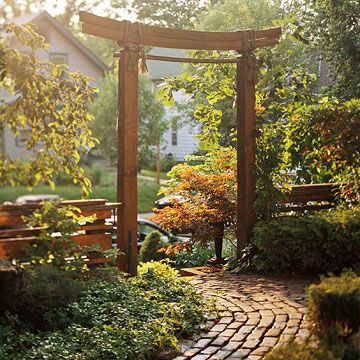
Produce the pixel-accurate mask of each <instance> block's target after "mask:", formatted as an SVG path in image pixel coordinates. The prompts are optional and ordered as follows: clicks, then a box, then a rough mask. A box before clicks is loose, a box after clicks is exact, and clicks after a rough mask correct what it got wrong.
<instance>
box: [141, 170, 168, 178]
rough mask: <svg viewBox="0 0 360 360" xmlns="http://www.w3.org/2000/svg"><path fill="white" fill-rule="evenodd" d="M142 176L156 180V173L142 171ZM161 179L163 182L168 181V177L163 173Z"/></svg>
mask: <svg viewBox="0 0 360 360" xmlns="http://www.w3.org/2000/svg"><path fill="white" fill-rule="evenodd" d="M140 175H142V176H149V177H152V178H154V179H155V178H156V171H153V170H145V169H142V170H141V171H140ZM160 179H162V180H167V179H168V177H167V175H166V173H164V172H161V173H160Z"/></svg>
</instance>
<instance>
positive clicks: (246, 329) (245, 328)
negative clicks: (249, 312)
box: [239, 325, 255, 334]
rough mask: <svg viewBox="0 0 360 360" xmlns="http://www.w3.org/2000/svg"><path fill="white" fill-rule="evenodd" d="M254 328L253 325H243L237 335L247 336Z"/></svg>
mask: <svg viewBox="0 0 360 360" xmlns="http://www.w3.org/2000/svg"><path fill="white" fill-rule="evenodd" d="M254 328H255V326H253V325H244V326H242V327H241V328H240V329H239V333H241V334H249V333H250V332H251V331H252V330H253V329H254Z"/></svg>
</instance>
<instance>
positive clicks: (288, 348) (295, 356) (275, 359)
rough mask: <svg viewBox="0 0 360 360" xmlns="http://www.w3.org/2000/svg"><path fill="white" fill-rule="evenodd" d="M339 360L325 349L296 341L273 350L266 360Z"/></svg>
mask: <svg viewBox="0 0 360 360" xmlns="http://www.w3.org/2000/svg"><path fill="white" fill-rule="evenodd" d="M303 359H306V360H339V358H337V357H335V355H334V354H333V353H332V352H331V351H329V350H327V349H324V348H323V347H314V346H311V344H306V346H304V344H302V343H297V342H295V341H292V342H289V343H288V344H286V345H284V346H281V347H278V348H276V349H274V350H272V351H271V352H270V353H269V354H267V355H266V356H265V357H264V360H303Z"/></svg>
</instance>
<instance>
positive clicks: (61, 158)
mask: <svg viewBox="0 0 360 360" xmlns="http://www.w3.org/2000/svg"><path fill="white" fill-rule="evenodd" d="M4 31H5V37H3V38H1V39H0V52H1V53H2V56H3V62H2V63H3V69H2V72H1V77H0V89H1V90H2V93H1V94H2V98H0V131H3V130H4V129H5V127H8V128H9V129H10V130H11V132H12V133H13V134H14V135H15V136H18V135H19V133H20V132H24V133H25V134H26V136H25V139H24V141H23V143H24V145H25V147H26V149H27V150H29V158H28V159H19V158H11V157H10V156H9V155H7V154H5V153H1V154H0V185H1V186H7V185H10V186H18V185H26V186H28V187H33V186H37V185H39V184H40V183H47V184H49V185H50V186H52V187H54V186H55V185H54V181H53V178H54V176H55V175H56V174H60V173H67V174H69V175H70V176H71V177H72V179H73V181H74V183H79V184H80V186H81V189H82V192H83V194H84V195H88V194H89V190H90V186H91V183H90V180H89V179H88V178H87V177H86V176H85V174H84V170H83V168H82V167H81V166H80V165H79V161H80V156H81V155H82V154H83V153H86V152H88V150H89V149H91V148H92V147H94V146H95V143H96V141H97V140H96V139H95V138H94V137H93V136H92V133H91V131H90V130H89V128H88V124H89V122H90V121H91V120H92V117H91V116H90V115H89V113H88V111H87V106H88V103H89V102H91V101H92V99H93V98H94V96H95V94H96V89H95V88H94V87H92V86H91V85H90V79H89V78H88V77H86V76H84V75H81V74H80V73H72V72H69V71H68V70H67V67H66V66H65V65H56V64H53V63H51V62H49V61H46V60H42V59H40V58H39V57H38V56H37V52H38V51H39V50H42V51H44V50H45V44H44V38H43V37H41V36H39V35H38V34H37V33H36V31H35V28H34V26H32V25H30V24H28V25H24V26H18V25H5V27H4ZM10 40H11V41H15V43H17V44H18V45H19V47H22V50H18V49H16V48H15V47H13V46H9V44H10ZM24 49H26V50H24ZM0 96H1V95H0Z"/></svg>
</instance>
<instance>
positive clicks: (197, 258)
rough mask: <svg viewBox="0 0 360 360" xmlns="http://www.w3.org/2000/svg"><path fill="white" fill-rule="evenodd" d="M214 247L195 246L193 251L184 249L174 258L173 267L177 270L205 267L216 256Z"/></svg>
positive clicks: (172, 257) (192, 248)
mask: <svg viewBox="0 0 360 360" xmlns="http://www.w3.org/2000/svg"><path fill="white" fill-rule="evenodd" d="M214 251H215V250H214V246H203V245H202V244H194V245H193V246H192V247H191V249H183V250H181V251H179V252H177V253H176V254H174V255H173V256H171V260H172V261H173V266H174V267H175V268H176V269H182V268H188V267H196V266H204V265H206V263H207V262H208V260H210V259H211V257H212V256H214Z"/></svg>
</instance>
